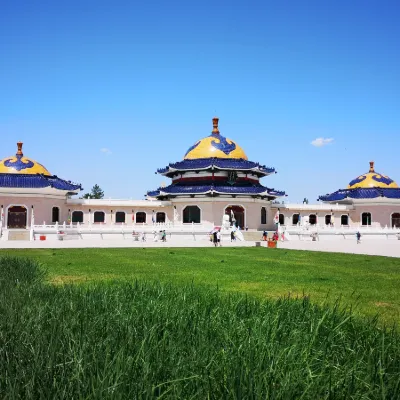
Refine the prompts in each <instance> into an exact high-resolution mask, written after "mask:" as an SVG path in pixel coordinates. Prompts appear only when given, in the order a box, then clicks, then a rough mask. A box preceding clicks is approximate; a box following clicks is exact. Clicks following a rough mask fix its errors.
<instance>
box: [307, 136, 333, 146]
mask: <svg viewBox="0 0 400 400" xmlns="http://www.w3.org/2000/svg"><path fill="white" fill-rule="evenodd" d="M332 142H333V138H323V137H320V138H316V139H314V140H313V141H312V142H311V144H312V145H313V146H315V147H322V146H326V145H327V144H330V143H332Z"/></svg>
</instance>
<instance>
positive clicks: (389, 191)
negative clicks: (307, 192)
mask: <svg viewBox="0 0 400 400" xmlns="http://www.w3.org/2000/svg"><path fill="white" fill-rule="evenodd" d="M377 197H387V198H389V199H400V188H356V189H342V190H337V191H336V192H334V193H330V194H326V195H324V196H319V198H318V200H321V201H338V200H344V199H346V198H350V199H374V198H377Z"/></svg>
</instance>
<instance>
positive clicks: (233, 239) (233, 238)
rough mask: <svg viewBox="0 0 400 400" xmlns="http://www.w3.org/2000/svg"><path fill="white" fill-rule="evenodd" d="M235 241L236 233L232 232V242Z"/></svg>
mask: <svg viewBox="0 0 400 400" xmlns="http://www.w3.org/2000/svg"><path fill="white" fill-rule="evenodd" d="M235 240H236V237H235V232H234V231H231V242H234V241H235Z"/></svg>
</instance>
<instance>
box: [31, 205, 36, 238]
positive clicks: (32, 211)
mask: <svg viewBox="0 0 400 400" xmlns="http://www.w3.org/2000/svg"><path fill="white" fill-rule="evenodd" d="M34 224H35V212H34V209H33V206H32V208H31V231H30V240H31V241H32V240H35V235H34V231H33V226H34Z"/></svg>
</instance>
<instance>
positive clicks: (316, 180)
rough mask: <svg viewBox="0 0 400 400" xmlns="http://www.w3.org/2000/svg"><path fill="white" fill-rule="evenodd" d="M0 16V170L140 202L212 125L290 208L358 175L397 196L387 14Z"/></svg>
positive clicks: (383, 8)
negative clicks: (38, 172) (20, 160)
mask: <svg viewBox="0 0 400 400" xmlns="http://www.w3.org/2000/svg"><path fill="white" fill-rule="evenodd" d="M0 7H1V8H0V93H1V95H0V150H1V152H0V153H1V154H0V157H1V158H2V157H6V156H9V155H11V154H13V153H14V152H15V142H16V141H18V140H22V141H23V142H24V143H25V144H24V152H25V155H26V156H29V157H31V158H34V159H36V160H38V161H39V162H41V163H42V164H44V165H45V166H46V167H47V168H48V169H49V170H50V172H52V173H54V174H56V175H58V176H60V177H62V178H65V179H70V180H73V181H78V182H80V183H82V184H83V186H84V187H85V189H88V190H89V189H90V188H91V186H93V185H94V184H95V183H97V184H99V185H100V186H101V187H102V188H103V189H104V191H105V194H106V197H115V198H139V199H140V198H143V195H144V193H145V192H146V191H147V190H149V189H154V188H157V187H158V186H159V185H160V184H161V183H162V182H165V183H168V180H166V179H165V178H163V177H162V176H159V175H155V174H154V172H155V171H156V169H157V168H159V167H163V166H165V165H167V163H168V162H173V161H178V160H181V159H182V157H183V155H184V154H185V152H186V149H187V148H188V147H189V146H191V145H192V144H193V143H194V142H195V141H196V140H198V139H200V138H202V137H204V136H207V135H209V134H210V132H211V129H212V123H211V119H212V117H213V116H214V115H217V116H219V118H220V131H221V133H222V134H223V135H224V136H226V137H228V138H232V139H234V140H235V141H237V142H238V143H239V144H240V145H241V146H242V147H243V148H244V149H245V151H246V153H247V155H248V157H249V159H250V160H253V161H259V162H261V163H263V164H266V165H268V166H273V167H275V168H276V169H277V171H278V174H276V175H274V176H271V177H267V178H264V179H263V183H264V184H265V185H266V186H269V187H274V188H276V189H280V190H285V191H286V192H287V193H288V195H289V197H288V199H286V200H287V201H301V200H302V199H303V198H304V197H307V198H309V200H310V201H315V200H316V198H317V196H318V195H319V194H325V193H327V192H331V191H334V190H336V189H339V188H343V187H344V186H346V185H347V183H348V182H349V181H350V180H351V179H353V178H354V177H355V176H357V175H359V174H361V173H364V172H367V170H368V167H369V164H368V162H369V161H370V160H374V161H375V165H376V170H377V171H379V172H381V173H383V174H387V175H389V176H391V177H392V178H393V179H395V180H397V181H398V182H399V183H400V170H399V162H398V148H399V145H400V134H399V133H400V113H399V110H400V52H399V46H398V40H399V39H398V38H399V37H400V25H399V24H398V20H399V15H400V3H399V2H396V1H385V0H383V1H378V0H376V1H371V0H352V1H343V0H336V1H333V0H327V1H320V0H318V1H316V0H309V1H297V0H296V1H295V0H292V1H284V0H282V1H273V2H272V1H267V0H264V1H229V2H228V1H208V0H203V1H193V2H190V1H173V0H172V1H169V2H167V1H161V0H154V1H142V2H139V1H136V2H132V1H118V0H115V1H112V2H111V1H92V0H81V1H75V0H71V1H65V2H60V1H53V2H51V1H36V0H33V1H30V2H26V1H20V0H14V1H8V2H6V1H3V2H1V3H0ZM317 138H328V139H329V138H331V139H333V141H331V142H330V143H329V144H327V145H325V146H320V147H316V146H313V145H312V144H311V142H312V141H313V140H315V139H317ZM102 149H103V150H104V149H107V150H106V151H101V150H102Z"/></svg>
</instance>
